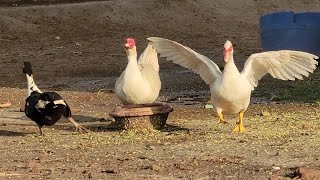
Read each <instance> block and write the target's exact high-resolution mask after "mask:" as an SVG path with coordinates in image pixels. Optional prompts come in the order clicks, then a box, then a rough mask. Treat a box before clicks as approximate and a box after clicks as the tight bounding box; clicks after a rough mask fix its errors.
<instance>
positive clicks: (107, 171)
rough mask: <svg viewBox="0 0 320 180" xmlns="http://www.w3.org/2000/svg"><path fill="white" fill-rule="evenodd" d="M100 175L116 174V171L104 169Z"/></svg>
mask: <svg viewBox="0 0 320 180" xmlns="http://www.w3.org/2000/svg"><path fill="white" fill-rule="evenodd" d="M101 172H102V173H108V174H116V171H114V170H113V169H106V170H102V171H101Z"/></svg>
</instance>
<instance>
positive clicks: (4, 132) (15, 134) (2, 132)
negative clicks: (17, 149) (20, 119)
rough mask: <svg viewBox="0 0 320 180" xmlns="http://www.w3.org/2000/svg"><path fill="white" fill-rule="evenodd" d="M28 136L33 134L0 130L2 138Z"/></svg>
mask: <svg viewBox="0 0 320 180" xmlns="http://www.w3.org/2000/svg"><path fill="white" fill-rule="evenodd" d="M28 134H31V133H28V132H16V131H7V130H0V136H26V135H28Z"/></svg>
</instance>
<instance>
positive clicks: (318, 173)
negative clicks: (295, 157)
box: [297, 167, 320, 179]
mask: <svg viewBox="0 0 320 180" xmlns="http://www.w3.org/2000/svg"><path fill="white" fill-rule="evenodd" d="M297 176H298V177H299V178H301V179H320V169H314V168H310V167H300V168H298V169H297Z"/></svg>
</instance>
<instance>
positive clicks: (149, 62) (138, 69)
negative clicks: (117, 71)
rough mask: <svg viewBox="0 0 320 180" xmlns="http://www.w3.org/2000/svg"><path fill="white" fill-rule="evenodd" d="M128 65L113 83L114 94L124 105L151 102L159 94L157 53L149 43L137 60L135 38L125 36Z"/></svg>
mask: <svg viewBox="0 0 320 180" xmlns="http://www.w3.org/2000/svg"><path fill="white" fill-rule="evenodd" d="M124 46H125V51H126V53H127V56H128V65H127V67H126V69H125V70H124V71H123V72H122V74H121V75H120V77H119V78H118V79H117V81H116V84H115V93H116V96H117V97H118V98H119V99H120V100H121V102H122V103H123V104H125V105H127V104H145V103H153V102H154V101H155V100H156V99H157V98H158V96H159V92H160V88H161V81H160V76H159V64H158V55H157V53H156V51H155V49H153V48H152V45H151V44H150V43H149V44H148V46H147V48H146V49H145V50H144V52H143V53H142V54H141V55H140V57H139V60H137V49H136V43H135V40H134V39H132V38H127V39H126V43H125V45H124Z"/></svg>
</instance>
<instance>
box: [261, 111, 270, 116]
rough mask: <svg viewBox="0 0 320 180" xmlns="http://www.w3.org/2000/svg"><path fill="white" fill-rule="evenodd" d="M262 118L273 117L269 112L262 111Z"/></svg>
mask: <svg viewBox="0 0 320 180" xmlns="http://www.w3.org/2000/svg"><path fill="white" fill-rule="evenodd" d="M261 116H271V113H270V112H268V111H261Z"/></svg>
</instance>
